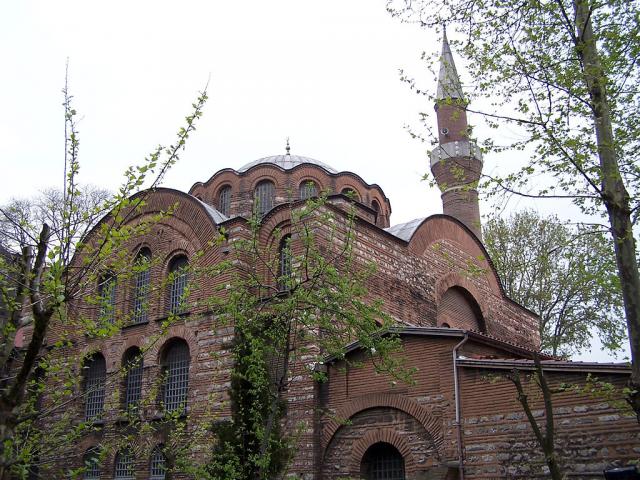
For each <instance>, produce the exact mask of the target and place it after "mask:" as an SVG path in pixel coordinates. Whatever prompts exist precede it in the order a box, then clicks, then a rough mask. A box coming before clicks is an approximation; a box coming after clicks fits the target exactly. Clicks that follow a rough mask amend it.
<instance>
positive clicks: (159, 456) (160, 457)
mask: <svg viewBox="0 0 640 480" xmlns="http://www.w3.org/2000/svg"><path fill="white" fill-rule="evenodd" d="M162 449H163V445H157V446H156V448H154V449H153V451H152V452H151V462H150V463H149V480H164V478H165V473H166V471H167V458H166V457H165V456H164V453H163V452H162Z"/></svg>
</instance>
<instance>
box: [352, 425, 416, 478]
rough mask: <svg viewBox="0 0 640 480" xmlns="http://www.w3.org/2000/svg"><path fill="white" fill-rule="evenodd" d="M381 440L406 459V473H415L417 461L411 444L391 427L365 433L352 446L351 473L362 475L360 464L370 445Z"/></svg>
mask: <svg viewBox="0 0 640 480" xmlns="http://www.w3.org/2000/svg"><path fill="white" fill-rule="evenodd" d="M379 442H384V443H388V444H390V445H393V446H394V447H395V448H396V449H397V450H398V452H400V455H402V458H403V459H404V469H405V473H409V474H412V473H415V470H416V462H415V459H414V458H413V454H412V453H411V446H410V445H409V444H408V443H407V441H406V440H405V439H404V438H403V437H402V436H400V435H398V432H396V431H395V430H391V429H390V428H377V429H375V430H369V431H368V432H367V433H365V434H364V436H363V437H362V438H360V439H359V440H357V441H356V443H355V444H354V445H353V447H352V448H351V455H350V458H349V466H348V468H349V473H350V474H351V475H357V476H360V464H361V463H362V458H363V457H364V454H365V453H366V452H367V450H368V449H369V447H371V446H372V445H374V444H376V443H379Z"/></svg>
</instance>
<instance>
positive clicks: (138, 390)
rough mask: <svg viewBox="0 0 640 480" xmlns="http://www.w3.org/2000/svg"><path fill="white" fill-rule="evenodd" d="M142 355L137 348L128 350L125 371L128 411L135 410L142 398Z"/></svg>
mask: <svg viewBox="0 0 640 480" xmlns="http://www.w3.org/2000/svg"><path fill="white" fill-rule="evenodd" d="M143 367H144V365H143V360H142V353H141V352H140V350H139V349H137V348H131V349H129V350H127V353H126V354H125V361H124V369H125V372H126V374H125V379H124V407H125V409H126V410H129V409H131V408H135V407H137V406H138V402H140V398H141V396H142V371H143Z"/></svg>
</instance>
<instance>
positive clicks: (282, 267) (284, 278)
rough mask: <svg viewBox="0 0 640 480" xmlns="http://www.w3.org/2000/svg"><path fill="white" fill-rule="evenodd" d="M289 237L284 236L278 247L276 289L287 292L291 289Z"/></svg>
mask: <svg viewBox="0 0 640 480" xmlns="http://www.w3.org/2000/svg"><path fill="white" fill-rule="evenodd" d="M291 273H292V262H291V235H285V236H284V237H282V240H280V245H279V247H278V287H279V288H280V290H287V289H289V288H290V287H291V284H290V282H291Z"/></svg>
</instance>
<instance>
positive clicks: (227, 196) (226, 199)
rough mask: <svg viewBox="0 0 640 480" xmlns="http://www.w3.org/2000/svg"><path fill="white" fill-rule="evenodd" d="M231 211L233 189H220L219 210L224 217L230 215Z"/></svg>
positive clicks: (227, 187)
mask: <svg viewBox="0 0 640 480" xmlns="http://www.w3.org/2000/svg"><path fill="white" fill-rule="evenodd" d="M230 209H231V187H229V186H226V187H222V188H221V189H220V193H219V194H218V210H219V211H220V213H222V214H223V215H227V216H228V215H229V210H230Z"/></svg>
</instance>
